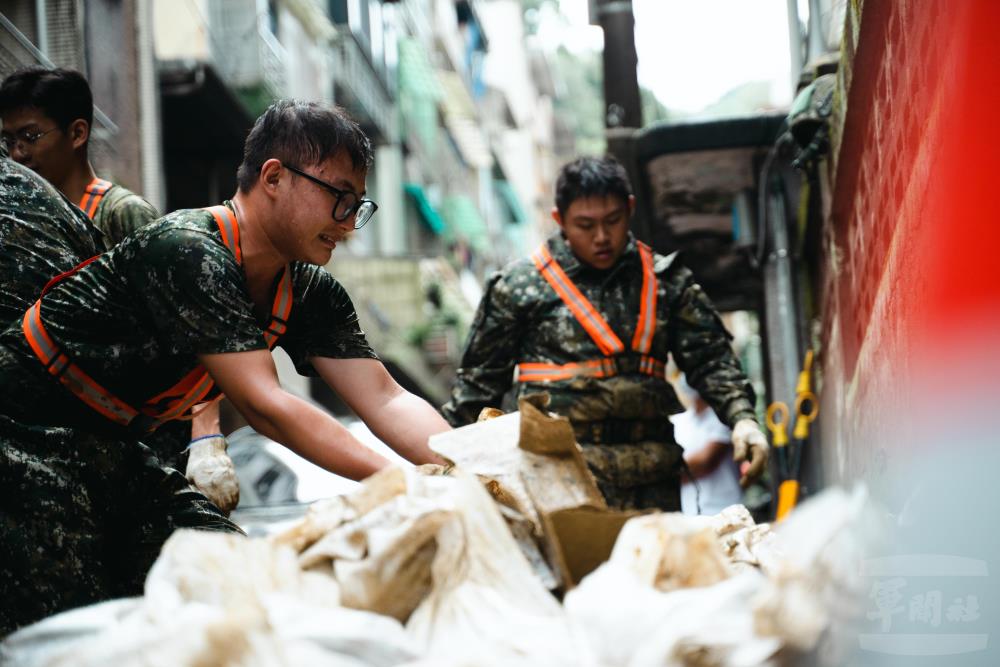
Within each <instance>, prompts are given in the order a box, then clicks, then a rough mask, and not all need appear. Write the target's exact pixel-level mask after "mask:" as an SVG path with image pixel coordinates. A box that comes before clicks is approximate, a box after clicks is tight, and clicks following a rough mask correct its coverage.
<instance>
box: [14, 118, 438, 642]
mask: <svg viewBox="0 0 1000 667" xmlns="http://www.w3.org/2000/svg"><path fill="white" fill-rule="evenodd" d="M371 161H372V148H371V144H370V142H369V140H368V138H367V137H366V136H365V135H364V134H363V133H362V131H361V129H360V128H359V127H358V125H357V124H356V123H355V122H354V121H353V120H351V119H350V118H348V117H347V116H346V115H345V114H344V113H343V112H342V111H341V110H339V109H331V108H327V107H324V106H321V105H317V104H312V103H300V102H293V101H281V102H277V103H275V104H274V105H272V106H271V107H270V108H269V109H268V110H267V111H266V112H265V113H264V114H263V115H262V116H261V117H260V118H259V119H258V120H257V122H256V123H255V125H254V128H253V129H252V130H251V132H250V134H249V136H248V138H247V141H246V145H245V150H244V158H243V163H242V165H241V166H240V168H239V172H238V175H237V179H238V184H239V189H238V191H237V193H236V194H235V196H234V197H233V199H232V200H231V201H228V202H225V203H224V204H223V205H220V206H213V207H210V208H208V209H200V210H184V211H177V212H175V213H172V214H170V215H167V216H165V217H163V218H161V219H160V220H158V221H156V222H155V223H153V224H152V225H149V226H146V227H144V228H142V229H140V230H139V231H137V232H136V233H134V234H132V235H130V236H129V237H127V238H126V239H125V240H124V241H123V242H122V243H120V244H119V245H118V246H116V247H115V248H113V249H112V250H110V251H109V252H107V253H105V254H104V255H101V256H100V257H99V258H98V259H96V260H95V261H93V262H92V263H90V264H87V265H86V266H83V267H82V268H79V269H78V270H77V271H76V272H75V273H72V274H70V275H66V276H63V277H62V278H61V279H60V280H58V281H57V282H56V283H55V284H54V285H53V286H50V288H49V289H48V290H47V291H46V292H45V293H44V294H43V295H42V296H41V298H40V300H39V301H38V302H37V303H36V304H35V305H34V306H32V307H31V308H29V309H28V311H27V312H26V313H25V315H24V317H23V319H21V320H19V321H17V322H15V323H14V324H13V325H12V326H10V327H9V328H8V329H7V330H6V331H5V332H4V333H3V334H0V451H2V452H3V453H4V455H3V457H2V458H0V482H2V484H3V486H2V488H4V490H5V493H4V494H2V495H0V515H2V516H4V517H6V518H8V519H9V520H5V521H3V522H0V551H2V552H3V553H0V599H2V600H4V602H3V605H2V607H0V612H3V614H0V633H2V632H4V631H9V630H11V629H12V625H17V624H21V623H25V622H29V621H32V620H36V619H37V618H38V617H39V616H40V615H41V613H40V612H44V613H52V612H54V611H58V610H59V609H63V608H67V607H70V606H75V605H79V604H86V603H89V602H93V601H96V600H99V599H102V598H104V597H109V596H110V594H111V593H114V594H117V595H128V594H137V593H139V592H141V588H138V587H136V588H135V589H134V590H131V591H129V590H122V588H123V585H122V584H121V583H120V582H122V581H126V580H127V581H129V582H138V583H141V577H128V576H126V575H128V574H129V573H130V572H134V571H135V570H137V569H138V570H140V571H141V570H142V569H143V568H145V567H148V566H149V564H150V562H151V561H150V560H149V559H144V558H136V559H131V558H122V559H120V560H121V561H122V562H124V563H125V564H127V567H128V569H126V570H123V565H122V562H119V560H115V561H114V562H113V563H112V562H110V561H109V559H108V558H107V557H103V556H102V555H105V554H115V553H118V552H119V550H120V548H123V547H124V548H130V549H131V548H132V547H133V544H134V539H133V538H132V537H131V536H132V535H133V534H134V533H136V532H138V529H139V528H140V524H142V523H143V522H147V521H149V520H151V519H150V517H151V516H152V513H154V512H155V511H156V510H162V511H163V512H166V513H171V512H173V513H174V514H176V513H177V512H178V510H179V509H180V510H181V511H182V510H183V506H184V503H183V500H177V498H176V497H172V500H171V504H169V505H156V506H154V507H152V508H150V509H147V510H146V511H145V512H144V513H143V514H141V515H139V516H133V517H132V518H131V519H130V520H131V521H132V523H125V525H121V524H119V525H115V526H109V525H107V523H106V522H105V521H104V519H103V516H102V515H101V514H100V508H99V507H96V506H95V505H97V504H99V503H98V502H97V499H105V498H108V497H111V498H113V499H114V502H115V504H116V505H118V504H129V503H131V504H135V505H138V506H142V507H147V508H148V507H149V506H150V503H149V502H147V500H146V499H145V498H144V494H147V495H156V494H157V493H158V491H157V488H156V487H155V486H149V485H146V486H145V487H142V486H140V487H139V488H138V489H137V490H136V491H135V493H134V494H132V495H130V494H129V493H125V492H124V491H123V490H120V489H117V488H108V484H109V483H111V482H108V481H106V480H107V479H109V477H108V476H106V475H101V474H96V473H95V468H98V467H100V466H98V465H97V464H96V463H93V464H92V462H90V461H89V460H88V458H87V456H88V454H87V451H88V450H87V449H86V448H78V447H74V446H72V443H73V442H76V441H77V440H79V439H86V438H88V437H102V438H109V439H113V440H115V441H118V442H120V443H121V449H122V452H123V454H122V456H131V455H132V454H131V453H130V452H133V451H137V450H134V449H133V448H137V447H140V446H139V445H138V444H137V441H138V439H139V438H141V437H142V436H143V435H144V434H145V433H148V432H149V431H150V430H151V429H155V428H157V427H158V426H159V425H160V424H161V423H163V422H165V421H167V420H170V419H173V418H176V417H180V418H183V417H185V416H187V415H188V414H189V413H190V408H191V406H193V405H194V404H196V403H197V402H199V401H204V400H210V399H211V398H212V397H213V396H216V395H218V393H219V392H223V393H225V395H226V397H227V398H228V399H229V401H230V402H231V403H232V404H233V405H234V406H235V407H236V409H237V410H239V411H240V412H241V413H242V414H243V416H244V417H245V418H246V420H247V422H249V424H250V425H251V426H252V427H253V428H254V429H255V430H257V431H258V432H260V433H262V434H264V435H265V436H267V437H269V438H271V439H272V440H275V441H277V442H280V443H282V444H284V445H285V446H287V447H289V448H291V449H293V450H295V451H296V452H298V453H299V454H301V455H303V456H305V457H306V458H308V459H310V460H311V461H312V462H314V463H316V464H317V465H320V466H322V467H324V468H326V469H328V470H330V471H332V472H335V473H338V474H341V475H344V476H346V477H350V478H352V479H363V478H365V477H367V476H369V475H371V474H372V473H374V472H376V471H378V470H380V469H381V468H383V467H384V466H386V465H387V464H388V461H387V460H386V459H384V458H383V457H382V456H380V455H379V454H377V453H375V452H374V451H372V450H370V449H368V448H367V447H366V446H364V445H363V444H362V443H360V442H359V441H358V440H357V439H355V438H354V436H353V435H351V433H350V432H349V431H348V430H347V429H346V428H345V427H344V426H342V425H341V424H340V423H339V422H337V421H336V420H335V419H334V418H333V417H331V416H330V415H329V414H327V413H325V412H323V411H321V410H318V409H317V408H315V407H313V406H312V405H311V404H309V403H307V402H305V401H303V400H301V399H299V398H297V397H296V396H294V395H293V394H291V393H288V392H286V391H285V390H283V389H282V388H281V386H280V384H279V383H278V378H277V373H276V371H275V367H274V361H273V359H272V357H271V354H270V348H272V347H274V346H281V347H282V348H283V349H284V350H285V351H286V352H288V354H289V355H290V356H291V358H292V359H293V360H294V362H295V364H296V367H297V368H298V370H299V372H301V373H303V374H306V375H318V376H320V377H322V378H323V380H325V381H326V382H327V384H328V385H329V386H330V387H331V388H332V389H333V390H334V391H336V392H337V393H338V394H340V396H341V397H342V398H343V399H344V400H345V402H346V403H347V404H348V405H349V406H350V407H351V408H352V409H353V410H354V411H355V412H356V413H357V414H358V416H359V417H361V418H362V419H363V420H364V421H365V422H366V423H367V424H368V426H369V427H370V428H371V429H372V431H373V432H374V433H375V434H376V435H377V436H378V437H379V438H381V439H382V440H383V441H384V442H386V443H387V444H388V445H389V446H391V447H392V448H393V449H395V450H396V451H397V452H399V453H400V454H401V455H402V456H403V457H405V458H406V459H408V460H410V461H412V462H413V463H416V464H423V463H440V462H441V460H440V459H439V458H438V457H437V456H436V455H434V454H433V453H432V452H431V450H430V449H429V448H428V446H427V440H428V437H429V436H430V435H432V434H434V433H438V432H441V431H445V430H447V429H448V428H449V427H448V425H447V423H446V422H445V421H444V420H443V419H442V418H441V417H440V415H439V414H438V413H437V412H436V411H435V410H434V408H432V407H431V406H430V405H429V404H427V403H426V402H424V401H423V400H421V399H419V398H417V397H415V396H414V395H412V394H410V393H408V392H406V391H405V390H403V389H402V388H401V387H400V386H399V385H398V384H397V383H396V382H395V381H393V380H392V378H391V377H390V376H389V374H388V372H387V371H386V370H385V368H384V366H383V365H382V363H381V362H380V361H379V360H378V358H377V356H376V355H375V352H374V351H373V350H372V349H371V347H370V346H369V345H368V342H367V340H366V339H365V335H364V333H363V332H362V331H361V329H360V328H359V326H358V319H357V316H356V313H355V310H354V306H353V305H352V303H351V300H350V298H349V297H348V295H347V293H346V292H345V291H344V289H343V287H341V285H340V284H339V283H338V282H337V281H336V280H334V279H333V277H332V276H330V274H328V273H327V272H326V271H324V270H323V269H322V268H321V267H322V265H324V264H326V263H327V262H328V261H329V260H330V257H331V253H332V251H333V249H334V248H335V247H336V246H337V244H338V243H340V242H341V241H343V239H344V238H345V237H346V236H347V234H348V233H350V232H351V231H352V230H354V229H356V228H357V227H360V226H362V225H363V224H365V223H366V222H367V221H368V220H369V219H370V218H371V216H372V215H373V214H374V213H375V210H376V206H375V204H374V202H371V201H370V200H367V199H365V197H364V193H365V177H366V174H367V171H368V168H369V166H370V165H371ZM39 428H50V429H52V428H55V429H61V430H62V431H63V432H64V433H68V434H69V435H67V436H66V437H64V438H61V439H55V438H53V439H45V438H41V439H39V438H34V439H31V440H30V441H29V440H28V439H26V438H25V437H23V434H24V431H25V429H27V430H31V429H39ZM67 439H68V440H70V443H71V444H70V445H69V446H67V442H66V440H67ZM67 452H70V453H72V455H73V458H74V459H77V460H78V461H76V464H72V463H74V462H70V464H64V462H63V460H62V457H65V456H66V455H67ZM24 461H29V462H32V465H24V463H23V462H24ZM80 462H82V463H83V465H80V464H79V463H80ZM111 470H117V468H115V467H114V466H112V467H111ZM115 478H116V476H112V477H110V479H115ZM53 487H58V489H60V492H59V493H58V494H56V495H54V496H53V495H51V494H48V491H50V490H51V489H52V488H53ZM198 497H200V496H198ZM40 498H45V500H46V502H45V503H44V504H43V503H40V502H39V499H40ZM78 498H88V499H94V500H92V501H91V505H88V506H86V507H81V506H79V503H78V502H77V500H76V499H78ZM102 502H103V500H102ZM162 524H163V525H164V528H165V530H164V531H163V532H162V533H161V534H159V535H158V536H157V537H158V540H159V541H157V540H153V539H148V538H147V539H144V541H143V542H142V544H141V546H142V547H143V548H144V549H145V551H143V553H152V554H153V555H155V553H156V548H157V547H158V546H159V544H160V543H162V540H163V539H165V538H166V534H167V533H168V532H169V529H170V528H171V527H173V526H175V525H178V524H177V522H174V523H173V524H171V523H170V522H169V521H163V522H162ZM81 525H86V526H87V527H88V529H87V530H86V531H83V530H80V529H79V526H81ZM186 525H189V524H186ZM143 534H144V535H146V534H147V533H143ZM123 536H124V537H123ZM102 558H103V560H102ZM81 573H83V574H85V575H86V577H84V578H83V579H82V580H81V581H83V584H82V585H81V584H80V583H78V578H79V577H80V576H81ZM43 587H44V590H45V595H44V596H39V595H38V592H39V590H41V589H42V588H43ZM53 596H55V597H53ZM39 598H41V601H39ZM40 606H42V607H44V609H40Z"/></svg>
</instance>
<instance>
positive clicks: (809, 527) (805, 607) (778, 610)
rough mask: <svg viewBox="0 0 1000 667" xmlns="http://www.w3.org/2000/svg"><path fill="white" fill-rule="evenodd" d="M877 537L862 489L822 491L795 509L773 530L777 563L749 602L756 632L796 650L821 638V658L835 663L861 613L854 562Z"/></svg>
mask: <svg viewBox="0 0 1000 667" xmlns="http://www.w3.org/2000/svg"><path fill="white" fill-rule="evenodd" d="M883 534H884V529H883V527H881V526H880V519H879V517H878V514H877V512H876V510H875V509H874V508H873V507H872V504H871V501H870V498H869V495H868V493H867V491H866V489H864V488H863V487H859V488H857V489H855V490H854V491H853V492H847V491H844V490H842V489H837V488H833V489H828V490H826V491H824V492H823V493H820V494H818V495H816V496H814V497H812V498H810V499H808V500H807V501H805V502H804V503H802V504H801V505H800V506H798V507H797V508H796V509H795V511H794V512H792V513H791V514H790V515H789V517H788V519H786V520H785V521H784V522H782V523H781V524H779V525H778V527H777V529H776V531H775V545H774V547H775V550H776V551H777V552H778V553H780V554H781V558H779V559H777V560H776V561H775V562H774V564H773V565H770V566H768V567H767V573H768V576H769V579H770V580H771V582H773V585H772V586H770V587H768V588H766V589H763V590H762V591H761V593H760V595H759V596H758V597H757V599H756V600H755V601H754V614H755V622H756V627H757V631H758V632H759V633H761V634H768V635H772V636H775V637H778V638H780V639H781V640H782V641H783V642H785V643H786V644H787V645H788V646H791V647H793V648H796V649H798V650H800V651H813V650H816V649H817V646H818V645H819V643H820V641H823V642H824V645H823V647H822V649H821V650H819V653H820V654H823V655H825V656H826V658H827V659H829V660H830V661H831V662H830V664H837V662H838V660H839V659H840V657H842V652H843V651H844V650H848V649H849V646H850V645H851V644H852V642H851V640H850V638H849V637H848V636H845V633H849V632H851V631H852V624H853V623H854V622H855V621H856V619H858V618H859V617H860V616H861V614H862V613H863V611H864V609H865V602H866V598H865V595H866V593H867V590H866V586H865V582H864V581H863V579H862V577H861V573H860V569H859V563H861V561H862V560H863V559H864V558H865V557H866V556H868V555H870V553H871V551H872V549H873V548H874V547H875V545H876V544H877V543H878V540H879V539H880V536H881V535H883ZM854 646H856V643H855V644H854Z"/></svg>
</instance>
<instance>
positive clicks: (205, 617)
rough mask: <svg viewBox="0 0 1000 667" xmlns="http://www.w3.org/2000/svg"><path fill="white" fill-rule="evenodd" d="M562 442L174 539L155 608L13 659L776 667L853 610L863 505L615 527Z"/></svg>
mask: <svg viewBox="0 0 1000 667" xmlns="http://www.w3.org/2000/svg"><path fill="white" fill-rule="evenodd" d="M568 428H569V425H568V423H566V422H565V420H562V419H560V418H557V417H553V416H551V415H548V414H546V413H545V412H544V411H543V410H542V409H540V408H539V407H538V406H536V405H532V404H527V403H522V405H521V411H520V412H519V413H514V414H511V415H504V416H502V417H498V418H496V419H491V420H488V421H484V422H480V423H478V424H474V425H472V426H469V427H466V428H464V429H459V430H457V431H454V432H451V433H448V434H442V435H441V436H436V437H435V438H434V439H432V443H431V444H432V447H433V448H434V449H435V450H436V451H438V452H439V453H441V454H442V455H443V456H445V457H446V458H448V459H449V460H450V461H452V462H453V463H454V468H449V469H448V470H447V471H442V470H440V469H433V468H432V469H407V470H404V469H401V468H390V469H386V470H384V471H382V472H381V473H379V474H377V475H375V476H373V477H371V478H370V479H368V480H366V481H365V483H364V484H363V485H362V487H361V488H360V489H359V490H358V491H356V492H354V493H352V494H349V495H345V496H338V497H335V498H331V499H329V500H326V501H321V502H319V503H316V504H315V505H314V506H312V507H311V508H310V511H309V512H308V514H307V515H306V516H305V518H304V519H303V520H302V521H300V522H299V523H298V524H297V525H295V526H293V527H292V528H290V529H288V530H286V531H285V532H283V533H280V534H278V535H275V536H273V537H272V538H268V539H264V538H254V539H251V538H241V537H238V536H232V535H220V534H210V533H199V532H196V531H180V532H178V533H176V534H175V535H174V536H173V537H171V539H170V540H169V541H168V542H167V543H166V545H165V546H164V549H163V552H162V553H161V555H160V558H159V560H158V561H157V562H156V564H155V565H154V567H153V569H152V571H151V572H150V574H149V577H148V579H147V581H146V588H145V595H144V596H143V597H142V598H135V599H126V600H115V601H111V602H107V603H104V604H100V605H94V606H92V607H86V608H82V609H78V610H74V611H71V612H66V613H64V614H60V615H57V616H54V617H51V618H49V619H46V620H44V621H42V622H40V623H36V624H34V625H32V626H29V627H28V628H24V629H23V630H21V631H19V632H17V633H15V634H13V635H11V636H10V637H8V638H7V639H6V640H5V641H4V642H3V643H2V644H0V662H3V664H10V665H20V666H24V667H27V666H31V667H41V666H43V665H44V666H50V665H106V664H119V665H128V664H142V665H206V664H213V665H215V664H218V665H247V666H249V665H272V664H275V665H282V664H287V665H293V664H295V665H298V664H309V665H338V666H348V665H350V666H355V665H378V666H383V665H384V666H389V665H411V666H416V665H428V666H429V665H445V666H448V665H456V666H457V665H594V666H595V667H596V666H604V665H607V666H611V665H634V666H636V667H639V666H641V665H757V664H767V663H771V664H780V663H782V662H785V661H788V660H792V659H794V658H795V657H800V656H803V655H807V654H810V653H811V652H816V651H817V650H818V649H819V647H820V644H821V642H824V641H829V640H830V638H831V636H832V635H833V634H834V632H833V629H834V626H837V625H838V624H839V625H841V626H843V625H845V621H846V620H849V619H845V617H844V615H845V614H848V615H849V614H850V613H854V612H855V611H856V610H855V608H854V607H852V606H851V605H852V603H853V602H856V601H857V600H858V599H859V593H861V592H860V591H859V589H858V584H857V581H856V580H855V579H854V576H855V575H854V572H855V571H856V570H854V569H852V564H853V563H855V562H856V559H857V558H859V557H860V554H861V551H862V549H863V547H864V545H863V539H861V538H860V537H859V535H861V534H862V532H859V530H858V528H859V527H860V526H861V525H862V524H864V523H865V522H866V521H868V519H867V518H866V517H867V515H866V512H865V495H864V492H863V491H859V492H856V493H854V494H853V495H848V494H846V493H844V492H842V491H838V490H832V491H828V492H826V493H824V494H822V495H821V496H819V497H817V498H816V499H814V500H812V501H810V502H808V503H805V504H803V505H802V506H801V507H799V508H798V509H797V510H796V512H795V513H794V514H793V515H792V517H791V518H790V519H789V520H788V521H787V522H785V523H784V524H782V525H781V526H780V527H779V528H777V529H773V530H772V528H771V526H769V525H767V524H762V525H755V524H754V522H753V520H752V519H751V517H750V515H749V513H748V512H747V511H746V509H745V508H743V507H742V506H733V507H730V508H728V509H726V510H725V511H724V512H722V513H721V514H719V515H717V516H714V517H687V516H683V515H680V514H664V513H653V514H649V513H647V514H642V515H636V513H624V514H623V513H618V512H612V511H609V510H608V509H607V507H606V505H605V504H604V502H603V499H602V498H601V495H600V493H599V492H598V491H597V488H596V485H595V484H594V481H593V479H592V478H591V476H590V473H589V472H588V470H587V467H586V464H585V463H584V462H583V458H582V455H581V454H580V451H579V448H578V446H577V445H576V443H575V442H574V441H573V438H572V432H571V431H570V430H568ZM560 598H561V601H560Z"/></svg>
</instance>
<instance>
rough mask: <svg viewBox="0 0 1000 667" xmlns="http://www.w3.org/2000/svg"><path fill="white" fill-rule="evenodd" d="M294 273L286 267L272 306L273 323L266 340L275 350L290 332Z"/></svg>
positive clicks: (271, 322)
mask: <svg viewBox="0 0 1000 667" xmlns="http://www.w3.org/2000/svg"><path fill="white" fill-rule="evenodd" d="M293 297H294V295H293V294H292V272H291V271H290V270H289V268H288V267H287V266H286V267H285V270H284V271H283V272H282V274H281V280H280V281H278V289H277V291H276V292H275V293H274V303H273V304H272V305H271V321H270V322H268V324H267V329H265V330H264V340H265V341H267V346H268V347H269V348H271V349H272V350H273V349H274V346H275V345H277V344H278V339H279V338H280V337H281V336H283V335H284V333H285V332H286V331H288V318H289V316H290V315H291V314H292V300H293Z"/></svg>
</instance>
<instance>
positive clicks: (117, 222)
mask: <svg viewBox="0 0 1000 667" xmlns="http://www.w3.org/2000/svg"><path fill="white" fill-rule="evenodd" d="M159 217H160V216H159V214H158V213H157V212H156V209H155V208H153V205H152V204H150V203H149V202H148V201H146V200H145V199H143V198H142V197H140V196H139V195H137V194H135V193H134V192H132V191H131V190H127V189H125V188H123V187H122V186H120V185H112V186H111V188H110V189H109V190H108V191H107V192H106V193H104V198H103V199H101V203H100V204H99V205H98V206H97V210H96V211H94V218H93V224H94V226H95V227H97V228H98V229H99V230H101V232H102V233H103V234H104V237H105V239H106V240H107V243H106V244H105V245H106V247H105V248H104V249H105V250H110V249H111V248H112V247H113V246H115V245H117V244H118V243H119V242H121V240H122V239H123V238H125V237H126V236H128V235H129V234H131V233H132V232H134V231H135V230H137V229H140V228H142V227H145V226H146V225H148V224H150V223H151V222H153V221H154V220H156V219H157V218H159Z"/></svg>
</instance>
